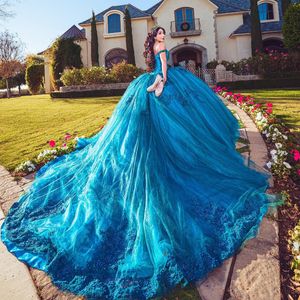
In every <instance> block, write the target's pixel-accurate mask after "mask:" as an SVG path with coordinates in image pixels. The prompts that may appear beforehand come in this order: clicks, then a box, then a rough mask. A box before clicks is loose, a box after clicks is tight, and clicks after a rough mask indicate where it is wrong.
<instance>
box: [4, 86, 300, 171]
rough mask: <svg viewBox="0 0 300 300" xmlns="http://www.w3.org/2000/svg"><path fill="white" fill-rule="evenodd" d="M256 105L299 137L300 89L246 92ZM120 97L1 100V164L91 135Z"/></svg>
mask: <svg viewBox="0 0 300 300" xmlns="http://www.w3.org/2000/svg"><path fill="white" fill-rule="evenodd" d="M234 92H235V93H242V94H245V95H249V94H250V95H252V96H253V97H255V99H256V100H257V102H260V103H263V102H268V101H270V102H272V103H273V105H274V113H275V114H276V115H277V116H278V117H280V118H282V119H283V121H284V122H285V123H286V124H287V125H288V126H289V127H290V128H291V129H292V130H293V131H294V132H296V133H297V135H298V136H299V140H300V90H274V89H273V90H249V91H248V90H243V91H234ZM119 99H120V96H117V97H103V98H84V99H83V98H81V99H54V100H53V99H52V98H51V97H50V96H49V95H36V96H23V97H19V98H11V99H0V165H3V166H4V167H6V168H7V169H8V170H13V169H14V168H15V167H16V166H17V165H18V164H20V163H21V162H23V161H25V160H29V159H32V158H34V157H36V155H37V154H39V153H40V152H41V151H42V150H44V149H46V148H49V147H48V141H49V140H50V139H54V140H58V139H62V138H63V137H64V134H65V133H66V132H69V133H71V134H73V135H76V134H77V135H78V136H81V135H85V136H90V135H92V134H94V133H96V132H98V131H99V130H100V127H101V126H102V125H104V124H105V123H106V121H107V118H108V117H110V115H111V113H112V112H113V110H114V108H115V106H116V104H117V103H118V101H119Z"/></svg>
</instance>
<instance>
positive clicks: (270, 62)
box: [207, 49, 300, 78]
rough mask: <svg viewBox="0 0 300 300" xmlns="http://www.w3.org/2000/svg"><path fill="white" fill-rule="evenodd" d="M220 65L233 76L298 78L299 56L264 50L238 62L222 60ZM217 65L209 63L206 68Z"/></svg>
mask: <svg viewBox="0 0 300 300" xmlns="http://www.w3.org/2000/svg"><path fill="white" fill-rule="evenodd" d="M221 63H222V64H223V65H224V66H225V67H226V70H227V71H232V72H233V73H235V74H256V75H263V77H264V78H274V77H282V78H283V77H299V78H300V72H299V70H300V59H299V55H296V54H294V53H284V52H279V51H275V50H268V49H266V52H259V51H256V55H254V56H251V57H249V58H243V59H241V60H240V61H231V62H229V61H226V60H222V61H221ZM217 64H218V61H217V60H213V61H210V62H209V63H208V64H207V68H216V66H217Z"/></svg>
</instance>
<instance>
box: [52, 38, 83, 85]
mask: <svg viewBox="0 0 300 300" xmlns="http://www.w3.org/2000/svg"><path fill="white" fill-rule="evenodd" d="M80 53H81V47H80V46H79V45H77V44H76V43H74V40H73V39H62V38H58V39H57V40H56V41H55V42H54V43H53V45H52V46H51V69H50V70H51V79H52V83H53V85H54V87H55V88H56V89H58V88H59V87H60V86H62V82H61V81H60V77H61V75H62V73H63V70H64V69H65V68H66V67H69V68H72V67H75V68H80V67H82V61H81V56H80Z"/></svg>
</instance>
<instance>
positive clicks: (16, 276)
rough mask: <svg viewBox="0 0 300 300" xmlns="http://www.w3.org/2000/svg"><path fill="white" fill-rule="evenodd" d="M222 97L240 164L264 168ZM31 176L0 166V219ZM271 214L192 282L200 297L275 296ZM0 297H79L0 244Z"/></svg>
mask: <svg viewBox="0 0 300 300" xmlns="http://www.w3.org/2000/svg"><path fill="white" fill-rule="evenodd" d="M221 99H222V98H221ZM222 100H223V101H224V103H225V104H226V105H228V108H229V109H231V110H234V111H235V112H236V113H237V114H235V115H236V117H237V118H240V119H241V121H242V122H243V124H244V125H245V127H246V128H245V129H243V128H242V129H240V136H241V138H243V139H244V140H245V142H238V143H237V145H236V146H237V149H244V151H243V152H242V155H243V156H244V158H245V164H247V163H248V159H249V158H251V159H252V160H254V161H255V162H256V163H257V164H258V165H259V166H261V167H263V166H264V165H265V163H266V161H267V149H266V146H265V143H264V140H263V139H262V137H261V135H260V133H259V131H258V130H257V128H256V126H255V124H254V123H253V121H252V120H251V119H250V117H249V116H248V115H247V114H246V113H245V112H244V111H242V110H241V109H239V108H238V107H236V106H235V105H233V104H231V103H230V102H228V101H226V100H225V99H222ZM247 140H248V142H250V149H247V145H248V143H247ZM248 146H249V145H248ZM249 150H250V151H249ZM32 180H33V176H32V175H31V176H27V178H22V179H21V180H20V181H15V180H14V178H13V177H11V176H10V174H9V172H8V171H7V170H5V169H4V168H3V167H1V166H0V204H1V207H2V210H1V208H0V222H3V219H4V217H5V216H4V214H7V212H8V210H9V208H10V207H11V205H12V204H13V203H14V202H15V201H17V199H18V197H19V196H20V194H21V193H22V192H24V191H25V190H26V189H27V188H28V187H29V186H30V184H31V182H32ZM3 212H4V213H3ZM276 217H277V211H276V209H275V210H273V211H269V213H268V214H267V216H265V217H264V218H263V222H262V225H261V227H260V232H259V235H258V236H257V237H256V238H254V239H251V240H250V241H248V243H247V245H246V246H245V247H244V248H243V249H242V251H240V252H239V253H238V254H236V255H235V256H233V257H231V258H229V259H228V260H226V261H225V262H224V263H223V265H222V266H221V267H219V268H217V269H215V270H214V271H213V272H211V273H210V274H209V276H208V277H207V279H206V280H205V281H199V282H197V284H196V288H197V291H198V293H199V297H201V299H202V300H223V299H230V300H243V299H245V300H246V299H247V300H250V299H251V300H252V299H253V300H268V299H272V300H280V269H279V261H278V225H277V222H276V221H275V220H274V219H276ZM0 299H1V300H26V299H42V300H48V299H56V300H71V299H83V298H82V297H76V296H74V295H72V294H70V293H63V292H61V291H59V290H58V289H57V288H56V287H55V286H53V285H52V284H51V281H50V279H49V277H48V276H47V275H46V274H45V273H44V272H42V271H39V270H36V269H32V268H27V266H26V265H25V264H23V263H21V262H19V261H18V260H17V259H16V258H15V257H14V256H13V255H12V254H10V253H9V252H8V251H7V250H6V247H5V246H4V245H3V244H2V243H1V244H0ZM180 300H181V299H180ZM195 300H196V299H195Z"/></svg>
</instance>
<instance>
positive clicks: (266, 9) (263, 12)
mask: <svg viewBox="0 0 300 300" xmlns="http://www.w3.org/2000/svg"><path fill="white" fill-rule="evenodd" d="M258 13H259V19H260V20H261V21H266V20H273V19H274V10H273V4H271V3H262V4H259V5H258Z"/></svg>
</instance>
